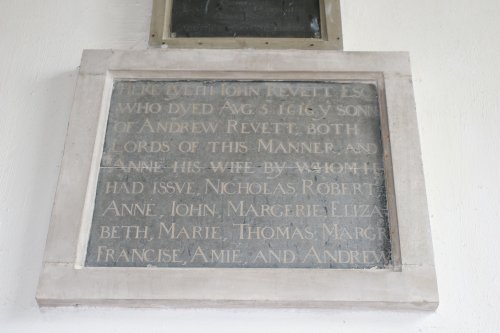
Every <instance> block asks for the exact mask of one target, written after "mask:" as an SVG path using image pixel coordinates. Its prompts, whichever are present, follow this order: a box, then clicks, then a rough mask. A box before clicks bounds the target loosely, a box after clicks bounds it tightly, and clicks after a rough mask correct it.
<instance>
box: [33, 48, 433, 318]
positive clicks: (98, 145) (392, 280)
mask: <svg viewBox="0 0 500 333" xmlns="http://www.w3.org/2000/svg"><path fill="white" fill-rule="evenodd" d="M134 79H135V80H143V79H152V80H162V79H163V80H174V79H221V80H223V79H231V80H291V81H301V80H315V81H321V80H330V81H331V80H336V81H364V82H374V83H375V84H376V85H377V87H378V89H379V94H380V108H381V129H382V136H383V145H384V158H385V163H386V184H387V190H388V191H387V192H388V203H389V207H388V208H389V222H390V228H391V241H392V249H393V253H394V266H393V267H392V268H390V269H389V268H388V269H377V270H336V269H333V270H323V269H253V268H243V269H222V268H153V267H152V268H94V267H85V266H84V258H85V253H86V244H87V242H88V236H89V230H90V223H91V219H92V211H93V201H94V198H95V188H96V185H97V175H98V169H99V162H100V158H101V155H102V149H103V144H104V134H105V130H106V120H107V114H108V111H109V104H110V99H111V92H112V86H113V82H114V81H116V80H134ZM391 162H392V163H391ZM37 300H38V303H39V304H40V305H41V306H68V305H113V306H127V307H156V306H176V307H208V306H210V307H211V306H214V307H237V306H240V307H296V308H331V307H352V306H356V307H365V308H382V309H420V310H434V309H435V308H436V307H437V306H438V303H439V300H438V290H437V282H436V273H435V267H434V257H433V249H432V239H431V232H430V222H429V216H428V209H427V199H426V192H425V181H424V174H423V167H422V160H421V152H420V142H419V135H418V125H417V117H416V110H415V104H414V97H413V87H412V79H411V71H410V63H409V57H408V54H407V53H398V52H385V53H374V52H338V51H324V50H316V51H302V50H295V51H294V50H209V49H207V50H196V51H193V50H189V49H168V50H157V49H151V50H143V51H114V50H90V51H84V54H83V58H82V63H81V67H80V73H79V76H78V81H77V87H76V94H75V99H74V104H73V110H72V113H71V117H70V123H69V128H68V134H67V138H66V146H65V152H64V157H63V162H62V166H61V173H60V177H59V183H58V186H57V193H56V198H55V202H54V208H53V213H52V220H51V225H50V230H49V235H48V239H47V244H46V249H45V257H44V265H43V270H42V273H41V276H40V281H39V286H38V291H37Z"/></svg>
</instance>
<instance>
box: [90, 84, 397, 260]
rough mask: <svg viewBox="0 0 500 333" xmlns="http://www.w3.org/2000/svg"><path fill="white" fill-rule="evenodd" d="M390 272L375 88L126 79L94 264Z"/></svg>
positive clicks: (110, 145)
mask: <svg viewBox="0 0 500 333" xmlns="http://www.w3.org/2000/svg"><path fill="white" fill-rule="evenodd" d="M390 263H391V248H390V238H389V227H388V217H387V203H386V188H385V181H384V169H383V151H382V143H381V133H380V114H379V107H378V96H377V89H376V87H375V86H374V85H370V84H363V83H357V82H352V83H345V82H344V83H340V82H278V81H276V82H272V81H269V82H260V81H259V82H251V81H239V82H238V81H161V82H158V81H155V82H153V81H120V82H116V83H115V86H114V90H113V95H112V101H111V107H110V114H109V119H108V126H107V131H106V139H105V145H104V152H103V156H102V161H101V168H100V172H99V180H98V186H97V192H96V199H95V210H94V215H93V221H92V228H91V233H90V240H89V244H88V251H87V258H86V265H87V266H97V267H113V266H119V267H146V266H158V267H227V268H234V267H238V268H324V269H327V268H343V269H345V268H348V269H366V268H373V267H377V268H382V267H386V266H388V265H390Z"/></svg>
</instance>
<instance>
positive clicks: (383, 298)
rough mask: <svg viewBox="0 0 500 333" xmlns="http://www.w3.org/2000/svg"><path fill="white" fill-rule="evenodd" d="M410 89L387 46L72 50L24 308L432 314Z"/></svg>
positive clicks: (403, 57)
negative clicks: (43, 235) (31, 297)
mask: <svg viewBox="0 0 500 333" xmlns="http://www.w3.org/2000/svg"><path fill="white" fill-rule="evenodd" d="M156 2H158V1H156ZM325 2H326V1H325ZM326 8H329V6H326ZM165 12H168V11H165ZM181 39H184V40H193V39H190V38H178V39H177V38H175V40H181ZM230 39H231V40H237V39H235V38H230ZM412 89H413V88H412V76H411V71H410V62H409V58H408V55H407V54H405V53H400V52H397V53H394V52H386V53H373V52H356V53H349V52H335V51H322V52H308V51H302V50H286V51H285V50H267V51H264V50H223V49H218V50H198V51H196V52H193V51H192V50H188V49H182V48H179V49H176V48H167V49H165V50H154V49H151V50H143V51H141V50H135V51H132V50H130V51H120V50H112V51H111V50H92V51H85V53H84V55H83V58H82V63H81V67H80V73H79V76H78V83H77V88H76V93H75V98H74V104H73V110H72V113H71V118H70V122H69V127H68V135H67V139H66V145H65V151H64V158H63V161H62V164H61V174H60V177H59V182H58V185H57V194H56V197H55V200H54V208H53V213H52V221H51V225H50V230H49V234H48V240H47V246H46V250H45V256H44V265H43V271H42V273H41V276H40V283H39V286H38V291H37V296H36V297H37V300H38V303H39V304H40V305H43V306H68V305H79V304H82V305H108V306H109V305H112V306H127V307H156V306H174V307H175V306H180V307H214V306H215V307H219V306H220V307H235V306H245V307H260V306H264V307H296V308H297V307H298V308H303V307H311V308H325V307H335V308H337V307H344V306H345V307H349V308H351V307H353V306H362V307H370V308H372V307H374V308H383V309H388V308H398V309H426V310H432V309H435V308H436V306H437V305H438V302H439V298H438V291H437V284H436V275H435V269H434V261H433V252H432V239H431V234H430V225H429V216H428V211H427V201H426V196H425V183H424V174H423V170H422V161H421V158H420V146H419V139H418V126H417V117H416V113H415V104H414V101H413V90H412ZM389 125H390V126H389Z"/></svg>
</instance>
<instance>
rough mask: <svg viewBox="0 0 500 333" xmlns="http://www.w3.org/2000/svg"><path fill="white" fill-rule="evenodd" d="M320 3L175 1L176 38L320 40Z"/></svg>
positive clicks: (312, 0) (306, 0) (296, 0)
mask: <svg viewBox="0 0 500 333" xmlns="http://www.w3.org/2000/svg"><path fill="white" fill-rule="evenodd" d="M320 27H321V25H320V7H319V0H291V1H276V0H244V1H243V0H233V1H206V0H174V1H173V8H172V34H173V36H175V37H288V38H319V37H321V29H320Z"/></svg>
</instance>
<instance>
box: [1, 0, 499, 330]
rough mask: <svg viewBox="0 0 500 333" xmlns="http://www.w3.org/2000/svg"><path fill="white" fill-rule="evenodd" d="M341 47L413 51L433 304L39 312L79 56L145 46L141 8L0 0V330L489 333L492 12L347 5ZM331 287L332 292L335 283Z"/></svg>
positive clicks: (443, 0)
mask: <svg viewBox="0 0 500 333" xmlns="http://www.w3.org/2000/svg"><path fill="white" fill-rule="evenodd" d="M342 8H343V21H344V22H343V23H344V46H345V49H346V50H359V51H399V50H403V51H410V53H411V58H412V68H413V75H414V81H415V82H414V86H415V95H416V103H417V113H418V119H419V128H420V135H421V141H422V151H423V161H424V171H425V175H426V180H427V191H428V193H427V196H428V200H429V209H430V215H431V227H432V231H433V238H434V249H435V256H436V266H437V274H438V283H439V287H440V303H441V305H440V308H439V309H438V311H437V312H436V313H406V312H374V311H356V310H352V311H310V310H309V311H303V310H125V309H92V308H71V309H50V310H43V311H40V310H39V309H38V307H37V305H36V302H35V299H34V295H35V290H36V285H37V280H38V274H39V271H40V268H41V263H42V253H43V248H44V244H45V237H46V233H47V230H48V224H49V220H50V211H51V206H52V201H53V198H54V192H55V187H56V182H57V176H58V173H59V166H60V161H61V156H62V151H63V148H64V136H65V133H66V126H67V122H68V117H69V111H70V109H71V102H72V97H73V96H72V95H73V91H74V84H75V80H76V71H77V66H78V64H79V62H80V56H81V51H82V49H84V48H122V49H131V48H133V49H141V48H145V47H146V46H147V39H148V30H149V15H150V10H151V3H150V0H0V332H2V333H3V332H9V333H10V332H37V333H40V332H41V333H44V332H51V333H58V332H101V331H102V332H120V333H122V332H138V331H144V332H200V331H203V332H207V333H209V332H218V333H220V332H276V331H283V332H289V333H293V332H360V333H361V332H363V333H366V332H370V333H372V332H384V333H391V332H407V333H412V332H453V333H458V332H467V333H469V332H486V333H490V332H498V331H500V316H499V315H498V313H500V277H499V274H500V260H499V259H498V258H499V254H500V241H498V239H499V237H500V172H499V170H500V39H499V37H498V33H499V32H500V20H499V17H500V2H499V1H498V0H479V1H471V0H420V1H415V0H412V1H410V0H346V1H343V2H342ZM332 283H334V282H332Z"/></svg>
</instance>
